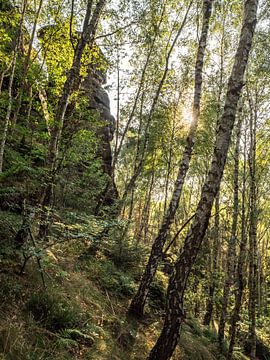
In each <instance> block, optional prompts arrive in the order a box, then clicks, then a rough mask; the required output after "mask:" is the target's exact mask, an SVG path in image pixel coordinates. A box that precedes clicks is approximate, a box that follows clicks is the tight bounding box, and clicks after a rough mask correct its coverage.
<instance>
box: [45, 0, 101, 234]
mask: <svg viewBox="0 0 270 360" xmlns="http://www.w3.org/2000/svg"><path fill="white" fill-rule="evenodd" d="M105 3H106V0H99V1H98V3H97V5H96V7H95V9H94V11H93V14H92V16H91V13H92V1H90V0H89V1H88V4H87V9H86V15H85V18H84V24H83V30H82V33H81V37H80V39H79V41H78V44H77V47H76V49H75V54H74V58H73V63H72V67H71V69H70V71H69V73H68V76H67V80H66V82H65V84H64V88H63V91H62V95H61V98H60V101H59V103H58V106H57V109H56V116H55V122H54V126H53V128H52V130H51V140H50V145H49V152H48V157H47V168H48V170H49V178H48V180H47V184H46V186H45V188H44V190H43V194H42V199H41V202H40V203H41V205H42V210H43V216H42V219H41V224H40V233H39V236H40V237H42V238H45V237H46V236H47V232H48V226H49V223H48V212H47V209H48V208H49V207H50V206H51V203H52V198H53V190H54V186H55V176H56V171H57V160H58V152H59V145H60V141H61V136H62V130H63V125H64V120H65V115H66V110H67V106H68V104H69V99H70V96H71V94H72V92H73V90H74V87H75V84H76V82H78V81H79V76H80V68H81V59H82V55H83V51H84V49H85V46H86V44H90V47H91V46H92V45H93V41H94V35H95V32H96V29H97V25H98V22H99V19H100V16H101V12H102V10H103V8H104V6H105Z"/></svg>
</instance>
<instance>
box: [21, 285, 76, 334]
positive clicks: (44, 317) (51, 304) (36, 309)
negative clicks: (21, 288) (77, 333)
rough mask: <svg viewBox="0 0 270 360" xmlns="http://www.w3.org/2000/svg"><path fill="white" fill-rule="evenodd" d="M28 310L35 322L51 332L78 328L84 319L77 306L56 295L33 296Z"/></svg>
mask: <svg viewBox="0 0 270 360" xmlns="http://www.w3.org/2000/svg"><path fill="white" fill-rule="evenodd" d="M26 309H27V311H29V312H30V313H31V314H32V316H33V318H34V319H35V321H37V322H39V323H41V324H42V325H43V326H44V327H45V328H46V329H48V330H51V331H59V330H61V329H65V328H73V327H76V326H77V325H78V324H79V322H80V320H81V318H82V315H81V313H80V311H79V309H78V307H77V306H75V305H74V304H72V303H70V302H68V301H67V300H66V299H65V298H64V297H62V296H60V295H57V294H54V293H46V292H39V293H36V294H33V295H32V296H31V298H30V299H29V301H28V302H27V304H26Z"/></svg>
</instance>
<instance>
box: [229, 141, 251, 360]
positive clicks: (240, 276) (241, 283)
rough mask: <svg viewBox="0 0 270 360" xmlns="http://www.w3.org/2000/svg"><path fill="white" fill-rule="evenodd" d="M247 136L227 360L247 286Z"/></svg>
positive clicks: (230, 356)
mask: <svg viewBox="0 0 270 360" xmlns="http://www.w3.org/2000/svg"><path fill="white" fill-rule="evenodd" d="M246 162H247V161H246V136H245V140H244V169H243V186H242V197H241V202H242V205H241V241H240V248H239V255H238V262H237V270H236V275H237V277H236V279H237V291H236V294H235V302H234V308H233V311H232V319H231V326H230V335H231V336H230V344H229V350H228V354H227V360H231V359H232V355H233V349H234V345H235V338H236V328H237V323H238V321H239V314H240V309H241V304H242V298H243V293H244V289H245V286H246V284H245V283H246V281H245V274H244V271H245V270H244V269H245V259H246V247H247V234H246Z"/></svg>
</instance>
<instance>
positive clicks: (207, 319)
mask: <svg viewBox="0 0 270 360" xmlns="http://www.w3.org/2000/svg"><path fill="white" fill-rule="evenodd" d="M213 237H214V239H213V251H212V261H211V278H210V285H209V294H208V299H207V304H206V312H205V316H204V320H203V324H204V325H207V326H208V325H210V323H211V320H212V317H213V311H214V305H215V292H216V285H217V284H216V282H217V269H218V253H219V244H220V241H219V191H218V193H217V196H216V201H215V224H214V231H213Z"/></svg>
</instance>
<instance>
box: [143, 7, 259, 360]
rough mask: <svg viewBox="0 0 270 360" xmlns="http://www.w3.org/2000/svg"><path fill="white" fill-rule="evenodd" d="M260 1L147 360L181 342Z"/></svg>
mask: <svg viewBox="0 0 270 360" xmlns="http://www.w3.org/2000/svg"><path fill="white" fill-rule="evenodd" d="M257 7H258V1H257V0H247V1H246V2H245V7H244V19H243V25H242V29H241V35H240V40H239V45H238V49H237V52H236V55H235V61H234V65H233V69H232V73H231V75H230V78H229V82H228V90H227V94H226V100H225V106H224V110H223V115H222V117H221V120H220V124H219V128H218V132H217V138H216V143H215V149H214V153H213V158H212V163H211V168H210V171H209V173H208V175H207V178H206V181H205V183H204V186H203V189H202V194H201V199H200V201H199V204H198V207H197V211H196V215H195V217H194V220H193V223H192V225H191V228H190V230H189V232H188V234H187V236H186V239H185V242H184V245H183V248H182V250H181V252H180V254H179V256H178V259H177V261H176V263H175V267H174V271H173V274H172V276H171V277H170V281H169V286H168V293H167V296H168V303H167V311H166V315H165V321H164V326H163V329H162V331H161V334H160V336H159V338H158V340H157V342H156V344H155V346H154V347H153V349H152V351H151V352H150V355H149V357H148V360H168V359H170V357H171V356H172V354H173V352H174V350H175V347H176V345H177V343H178V339H179V335H180V329H181V325H182V323H183V320H184V318H185V313H184V310H183V305H184V304H183V302H184V294H185V289H186V284H187V280H188V277H189V274H190V271H191V269H192V266H193V264H194V262H195V260H196V257H197V255H198V252H199V250H200V248H201V244H202V240H203V238H204V235H205V232H206V229H207V227H208V223H209V218H210V215H211V209H212V205H213V202H214V199H215V197H216V195H217V192H218V190H219V186H220V182H221V178H222V175H223V171H224V167H225V162H226V159H227V153H228V149H229V145H230V141H231V134H232V130H233V126H234V122H235V116H236V111H237V105H238V101H239V97H240V93H241V90H242V87H243V81H244V74H245V70H246V66H247V62H248V57H249V52H250V49H251V46H252V40H253V35H254V30H255V25H256V14H257Z"/></svg>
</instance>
